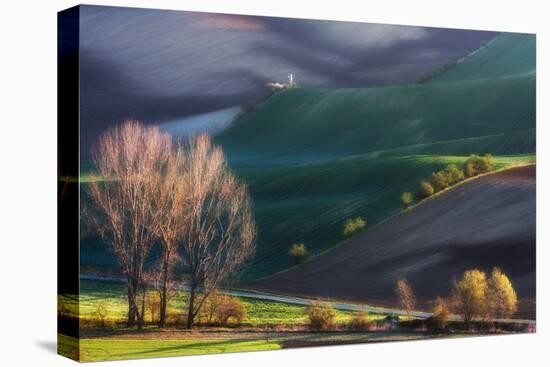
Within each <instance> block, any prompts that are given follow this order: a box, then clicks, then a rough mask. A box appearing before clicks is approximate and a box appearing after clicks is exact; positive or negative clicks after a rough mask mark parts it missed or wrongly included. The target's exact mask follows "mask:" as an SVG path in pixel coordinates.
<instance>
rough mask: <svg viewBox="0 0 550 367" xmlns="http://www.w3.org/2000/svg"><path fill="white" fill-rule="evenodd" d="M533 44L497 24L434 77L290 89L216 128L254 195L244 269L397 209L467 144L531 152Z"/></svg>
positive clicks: (262, 268) (284, 258)
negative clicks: (354, 220)
mask: <svg viewBox="0 0 550 367" xmlns="http://www.w3.org/2000/svg"><path fill="white" fill-rule="evenodd" d="M533 46H534V36H525V35H509V34H503V35H500V36H498V37H497V38H496V39H494V40H493V41H492V42H491V43H490V44H489V45H488V46H486V47H484V48H483V49H481V50H479V51H478V52H476V53H473V54H472V55H471V56H469V57H468V58H466V59H465V60H463V61H462V62H461V63H460V64H458V65H457V66H456V67H455V68H454V69H452V70H450V71H449V77H448V80H446V81H445V82H443V80H444V78H445V75H443V76H441V77H440V78H438V79H437V80H434V81H433V82H431V83H426V84H410V85H404V86H388V87H376V88H365V89H335V90H313V89H305V88H297V89H291V90H288V91H285V92H283V93H280V94H277V95H275V96H273V97H272V98H270V99H269V100H267V101H266V102H264V103H263V104H262V105H261V106H259V108H257V110H256V111H254V112H252V113H250V114H248V115H246V116H244V117H243V118H241V119H240V120H239V121H237V123H236V124H235V126H234V127H232V128H230V129H228V130H226V131H225V132H224V133H223V134H222V135H220V136H218V137H217V138H216V142H217V143H219V144H221V145H222V146H223V148H224V151H225V152H226V154H227V156H228V158H229V159H230V161H231V164H232V166H233V168H234V169H235V170H236V172H237V173H238V174H239V175H240V176H241V177H243V179H244V180H245V181H246V182H248V183H249V185H250V189H251V193H252V196H253V198H254V204H255V213H256V219H257V221H258V229H259V240H258V249H257V254H256V258H255V261H254V263H253V264H252V265H251V266H250V267H249V268H248V272H247V277H252V278H255V277H259V276H265V275H268V274H271V273H273V272H275V271H279V270H282V269H284V268H286V267H289V266H291V265H292V263H291V261H290V259H289V258H288V255H287V251H288V248H289V247H290V246H291V244H292V243H294V242H305V243H306V246H307V248H308V250H309V251H310V253H312V254H317V253H320V252H322V251H324V250H326V249H328V248H330V247H331V246H334V245H335V244H337V243H339V242H341V241H342V240H343V237H342V235H341V232H342V226H343V223H344V221H345V220H346V219H348V218H350V217H354V216H357V215H361V216H363V217H364V218H365V219H366V220H367V222H368V223H369V225H374V224H376V223H378V222H380V221H381V220H384V219H387V218H388V217H390V216H392V215H395V214H397V213H398V212H399V211H400V210H401V203H400V200H399V195H400V193H401V192H403V191H408V190H411V191H412V190H416V188H417V185H418V182H419V181H420V180H422V179H424V178H426V177H428V176H429V174H430V173H431V172H433V171H435V170H438V169H441V168H443V167H444V166H445V165H447V164H449V163H458V164H462V163H463V162H464V161H465V159H466V157H467V156H468V155H469V154H471V153H491V154H493V155H496V156H499V157H501V156H508V157H507V158H502V157H501V158H499V159H497V161H498V164H499V165H501V166H504V165H512V164H520V163H526V162H532V161H533V160H534V155H533V153H534V152H535V73H534V72H531V73H529V72H527V71H528V70H530V68H531V66H533V68H534V59H535V53H534V48H533ZM463 68H464V70H462V69H463ZM533 70H534V69H533ZM451 72H452V73H453V74H454V75H456V79H453V78H451V77H450V76H451ZM461 75H462V76H464V80H457V79H459V76H461ZM503 76H505V77H503Z"/></svg>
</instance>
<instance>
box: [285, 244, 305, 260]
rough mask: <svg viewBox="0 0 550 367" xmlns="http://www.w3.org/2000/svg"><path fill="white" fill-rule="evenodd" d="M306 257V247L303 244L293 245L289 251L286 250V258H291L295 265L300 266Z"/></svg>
mask: <svg viewBox="0 0 550 367" xmlns="http://www.w3.org/2000/svg"><path fill="white" fill-rule="evenodd" d="M307 255H308V252H307V249H306V245H305V244H303V243H295V244H293V245H292V247H291V248H290V250H288V256H290V257H291V258H292V260H293V261H294V264H296V265H298V264H300V263H301V262H302V260H303V259H304V258H306V256H307Z"/></svg>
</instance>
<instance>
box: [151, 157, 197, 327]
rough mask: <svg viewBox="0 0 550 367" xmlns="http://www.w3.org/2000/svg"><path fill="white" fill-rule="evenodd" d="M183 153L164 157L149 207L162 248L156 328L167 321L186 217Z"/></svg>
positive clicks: (157, 281)
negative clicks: (170, 290)
mask: <svg viewBox="0 0 550 367" xmlns="http://www.w3.org/2000/svg"><path fill="white" fill-rule="evenodd" d="M185 162H186V160H185V156H184V152H183V149H182V148H181V147H177V148H176V149H173V150H172V153H171V154H170V156H169V157H168V158H167V160H166V164H165V168H164V172H163V174H162V175H157V176H155V177H156V180H157V182H155V187H156V188H157V191H156V193H155V194H156V195H155V196H156V200H155V202H154V206H153V208H152V210H153V213H154V214H155V217H154V219H155V223H154V226H153V230H154V231H155V233H156V234H157V236H158V238H159V239H160V243H161V244H162V247H163V251H162V257H161V261H160V268H159V271H158V272H157V273H158V275H159V277H158V278H157V279H155V283H156V284H155V285H156V286H157V289H159V290H160V310H159V327H164V325H165V323H166V308H167V305H168V292H169V286H170V281H171V276H172V269H173V266H174V264H175V263H176V261H177V259H178V253H177V247H178V238H180V236H181V232H182V230H183V224H184V221H185V220H186V217H187V216H186V213H185V210H186V204H187V200H188V196H189V195H188V183H187V181H186V179H185V178H186V174H185V169H186V165H185Z"/></svg>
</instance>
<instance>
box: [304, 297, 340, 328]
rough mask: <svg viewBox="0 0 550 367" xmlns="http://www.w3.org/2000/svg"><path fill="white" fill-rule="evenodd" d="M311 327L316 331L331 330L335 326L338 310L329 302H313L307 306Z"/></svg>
mask: <svg viewBox="0 0 550 367" xmlns="http://www.w3.org/2000/svg"><path fill="white" fill-rule="evenodd" d="M306 314H307V317H308V318H309V327H310V328H311V330H314V331H322V330H330V329H332V328H333V327H334V320H335V318H336V312H335V311H334V309H333V308H332V306H330V305H329V304H326V303H322V302H318V301H316V302H313V303H311V305H309V306H308V307H307V308H306Z"/></svg>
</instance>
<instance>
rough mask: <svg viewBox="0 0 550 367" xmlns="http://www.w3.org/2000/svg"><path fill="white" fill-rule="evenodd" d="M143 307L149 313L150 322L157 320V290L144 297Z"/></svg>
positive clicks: (158, 302)
mask: <svg viewBox="0 0 550 367" xmlns="http://www.w3.org/2000/svg"><path fill="white" fill-rule="evenodd" d="M145 307H146V309H147V311H149V314H150V315H151V322H153V323H155V322H158V321H159V317H160V294H159V293H158V292H153V293H148V294H147V296H146V298H145Z"/></svg>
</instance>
